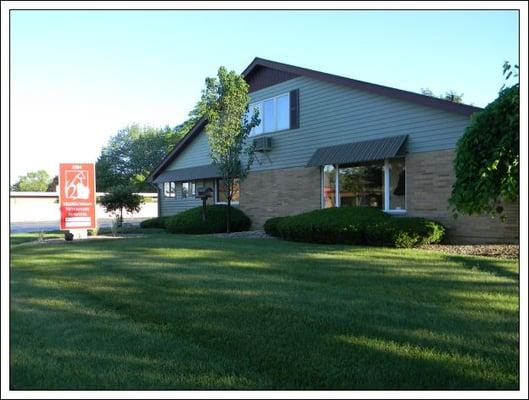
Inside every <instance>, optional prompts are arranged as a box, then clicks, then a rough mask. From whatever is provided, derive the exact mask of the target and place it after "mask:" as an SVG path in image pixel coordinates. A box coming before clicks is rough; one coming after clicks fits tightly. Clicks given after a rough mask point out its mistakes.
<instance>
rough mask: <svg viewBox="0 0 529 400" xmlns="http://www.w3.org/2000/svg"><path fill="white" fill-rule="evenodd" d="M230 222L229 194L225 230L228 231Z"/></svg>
mask: <svg viewBox="0 0 529 400" xmlns="http://www.w3.org/2000/svg"><path fill="white" fill-rule="evenodd" d="M230 222H231V196H228V212H227V213H226V232H228V233H230Z"/></svg>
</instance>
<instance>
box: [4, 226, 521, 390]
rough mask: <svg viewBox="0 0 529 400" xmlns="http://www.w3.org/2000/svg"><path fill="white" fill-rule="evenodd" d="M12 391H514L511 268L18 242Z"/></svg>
mask: <svg viewBox="0 0 529 400" xmlns="http://www.w3.org/2000/svg"><path fill="white" fill-rule="evenodd" d="M11 250H12V253H11V275H10V276H11V338H10V340H11V354H10V362H11V387H12V389H199V388H200V389H517V388H518V379H519V377H518V283H519V282H518V264H517V263H516V262H513V261H506V260H495V259H485V258H479V257H461V256H447V255H442V254H440V253H434V252H427V251H424V250H400V249H382V248H367V247H346V246H323V245H308V244H299V243H290V242H284V241H276V240H266V239H262V240H259V239H246V240H243V239H238V240H236V239H219V238H212V237H199V236H187V237H186V236H177V235H165V234H154V235H149V236H146V237H141V238H129V239H109V240H92V241H84V242H74V243H68V244H55V245H51V244H50V245H29V246H28V245H14V246H12V248H11Z"/></svg>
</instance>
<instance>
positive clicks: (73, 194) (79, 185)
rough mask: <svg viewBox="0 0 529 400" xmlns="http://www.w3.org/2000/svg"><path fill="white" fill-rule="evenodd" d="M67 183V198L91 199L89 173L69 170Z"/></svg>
mask: <svg viewBox="0 0 529 400" xmlns="http://www.w3.org/2000/svg"><path fill="white" fill-rule="evenodd" d="M65 181H66V182H65V183H66V186H65V191H64V192H65V195H66V198H68V199H80V200H81V199H82V200H85V199H88V198H89V197H90V188H89V186H88V172H87V171H75V170H67V171H66V179H65Z"/></svg>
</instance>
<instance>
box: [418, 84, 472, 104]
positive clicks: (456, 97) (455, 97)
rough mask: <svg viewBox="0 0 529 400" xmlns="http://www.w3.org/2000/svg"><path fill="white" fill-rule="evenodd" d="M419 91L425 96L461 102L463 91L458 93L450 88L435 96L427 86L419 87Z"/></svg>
mask: <svg viewBox="0 0 529 400" xmlns="http://www.w3.org/2000/svg"><path fill="white" fill-rule="evenodd" d="M421 93H422V94H424V95H425V96H430V97H437V98H439V99H442V100H448V101H451V102H453V103H462V102H463V93H461V94H458V93H457V92H455V91H454V90H450V91H448V92H445V94H442V95H439V96H437V95H435V94H434V92H432V91H431V90H430V89H429V88H422V89H421Z"/></svg>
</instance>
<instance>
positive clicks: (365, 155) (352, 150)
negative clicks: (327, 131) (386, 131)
mask: <svg viewBox="0 0 529 400" xmlns="http://www.w3.org/2000/svg"><path fill="white" fill-rule="evenodd" d="M407 137H408V135H401V136H391V137H387V138H382V139H373V140H365V141H362V142H352V143H345V144H339V145H335V146H329V147H321V148H319V149H317V150H316V151H315V152H314V154H313V155H312V157H311V158H310V160H309V162H308V163H307V167H315V166H320V165H329V164H354V163H360V162H368V161H379V160H385V159H388V158H394V157H396V156H397V155H400V154H401V153H400V151H401V149H402V146H403V145H404V142H406V139H407Z"/></svg>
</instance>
